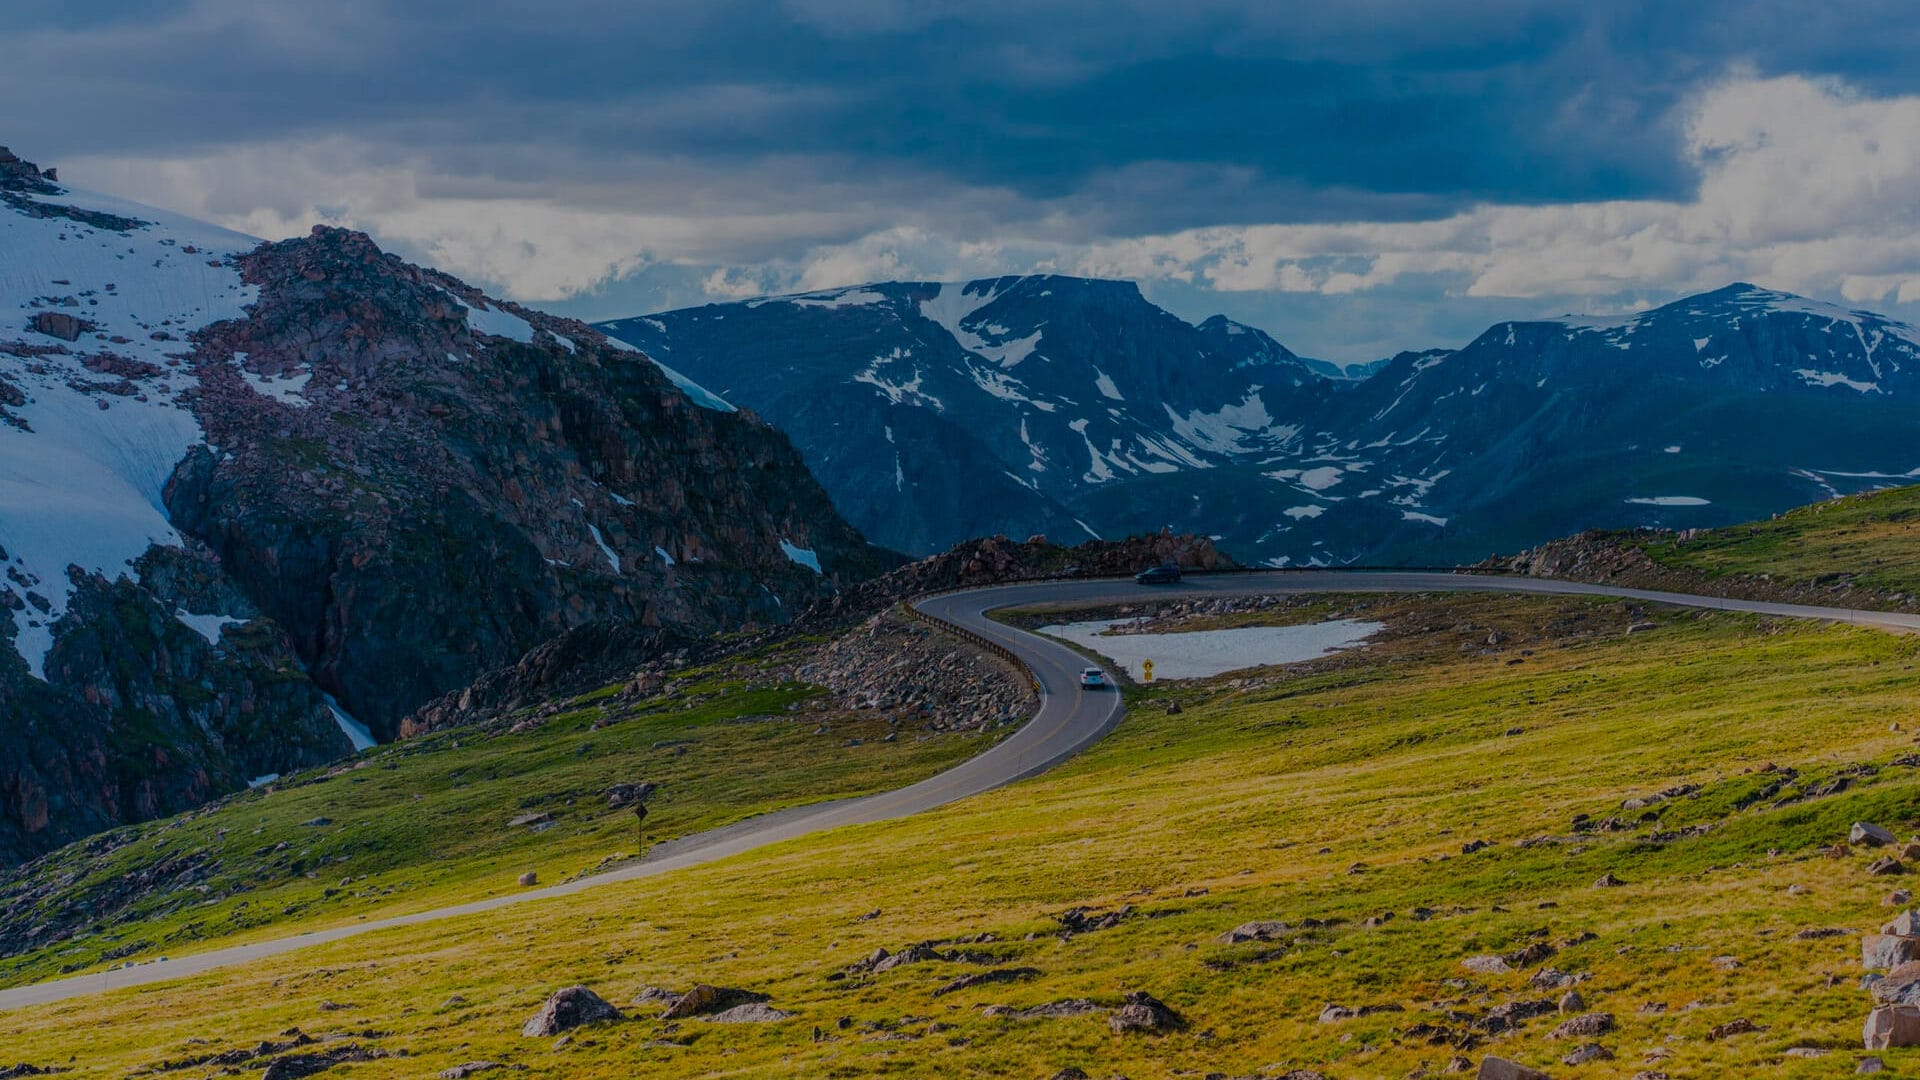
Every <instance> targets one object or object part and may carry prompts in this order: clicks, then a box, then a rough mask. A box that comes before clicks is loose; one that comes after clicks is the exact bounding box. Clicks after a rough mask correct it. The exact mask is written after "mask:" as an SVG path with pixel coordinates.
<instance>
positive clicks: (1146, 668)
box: [1140, 660, 1153, 682]
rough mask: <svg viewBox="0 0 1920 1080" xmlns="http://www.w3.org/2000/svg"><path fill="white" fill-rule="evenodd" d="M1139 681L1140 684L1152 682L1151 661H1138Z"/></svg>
mask: <svg viewBox="0 0 1920 1080" xmlns="http://www.w3.org/2000/svg"><path fill="white" fill-rule="evenodd" d="M1140 681H1141V682H1152V681H1153V661H1151V660H1142V661H1140Z"/></svg>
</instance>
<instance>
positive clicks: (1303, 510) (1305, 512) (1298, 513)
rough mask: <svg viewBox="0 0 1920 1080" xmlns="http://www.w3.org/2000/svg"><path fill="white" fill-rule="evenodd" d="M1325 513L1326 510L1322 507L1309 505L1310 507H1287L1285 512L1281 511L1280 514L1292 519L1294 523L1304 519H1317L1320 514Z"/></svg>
mask: <svg viewBox="0 0 1920 1080" xmlns="http://www.w3.org/2000/svg"><path fill="white" fill-rule="evenodd" d="M1326 512H1327V508H1326V507H1324V506H1311V505H1310V506H1289V507H1287V508H1286V509H1285V510H1282V511H1281V513H1283V514H1285V515H1287V516H1288V517H1290V518H1292V519H1294V520H1295V521H1300V520H1302V519H1305V518H1317V517H1319V516H1320V515H1321V514H1324V513H1326Z"/></svg>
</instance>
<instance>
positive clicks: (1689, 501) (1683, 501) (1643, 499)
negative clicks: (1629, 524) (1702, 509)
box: [1627, 495, 1713, 506]
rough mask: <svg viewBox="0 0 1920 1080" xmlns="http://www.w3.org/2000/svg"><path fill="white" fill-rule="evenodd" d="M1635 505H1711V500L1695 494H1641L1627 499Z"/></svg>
mask: <svg viewBox="0 0 1920 1080" xmlns="http://www.w3.org/2000/svg"><path fill="white" fill-rule="evenodd" d="M1627 501H1628V502H1630V503H1633V504H1634V505H1636V506H1711V505H1713V503H1712V500H1709V499H1702V498H1700V497H1699V496H1697V495H1641V496H1637V497H1635V498H1631V499H1628V500H1627Z"/></svg>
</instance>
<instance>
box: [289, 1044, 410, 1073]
mask: <svg viewBox="0 0 1920 1080" xmlns="http://www.w3.org/2000/svg"><path fill="white" fill-rule="evenodd" d="M386 1056H387V1052H386V1051H385V1050H375V1049H372V1048H370V1047H365V1046H352V1045H349V1046H336V1047H333V1048H331V1049H327V1050H321V1051H318V1052H315V1053H309V1054H285V1055H282V1056H280V1057H277V1058H274V1059H273V1060H272V1061H269V1062H267V1070H266V1071H265V1072H263V1073H261V1074H260V1080H300V1078H301V1077H303V1076H313V1075H315V1074H317V1073H323V1072H326V1071H327V1070H328V1069H331V1068H333V1067H334V1066H335V1065H345V1064H346V1063H348V1062H350V1061H373V1060H375V1059H376V1058H383V1057H386Z"/></svg>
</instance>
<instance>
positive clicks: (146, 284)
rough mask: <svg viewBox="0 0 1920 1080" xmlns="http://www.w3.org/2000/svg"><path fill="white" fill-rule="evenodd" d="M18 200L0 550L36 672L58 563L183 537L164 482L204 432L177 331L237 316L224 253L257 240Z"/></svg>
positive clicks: (8, 248)
mask: <svg viewBox="0 0 1920 1080" xmlns="http://www.w3.org/2000/svg"><path fill="white" fill-rule="evenodd" d="M14 200H15V201H13V202H11V203H10V204H9V205H6V206H0V387H5V386H11V387H12V388H13V391H14V394H13V395H7V394H6V393H5V391H0V402H5V401H7V399H8V396H19V397H22V398H24V400H22V401H20V402H19V403H17V404H8V405H6V406H5V407H4V408H0V418H4V419H5V420H6V421H7V422H6V423H5V424H0V550H4V551H5V552H6V577H7V580H8V581H9V582H10V583H11V584H12V585H13V587H14V588H15V589H16V590H17V591H18V592H20V593H22V594H23V595H24V596H26V598H27V599H28V606H27V608H26V609H25V610H23V611H21V612H20V613H19V614H18V615H17V616H16V621H17V623H18V624H19V627H18V629H19V632H18V634H17V635H16V637H15V640H14V646H15V648H17V649H18V650H19V652H20V655H21V656H22V657H23V658H24V659H25V660H26V661H27V664H28V667H29V668H30V670H32V672H33V673H34V675H35V676H37V677H44V674H45V673H44V670H43V664H44V663H45V660H46V654H47V650H48V649H49V648H51V647H52V644H53V637H52V626H53V624H54V623H55V622H56V621H58V620H59V619H60V618H61V616H63V615H65V614H66V610H67V602H68V598H69V596H70V595H71V593H72V583H71V582H70V580H69V579H68V573H67V567H68V566H70V565H74V566H79V567H80V568H81V569H83V570H87V571H92V572H94V573H98V574H101V575H103V576H105V577H107V578H109V579H112V578H117V577H122V576H125V575H126V574H127V573H128V572H129V566H130V564H131V563H132V561H133V560H134V559H136V558H138V557H139V556H140V555H142V554H143V553H145V551H146V550H147V548H148V547H149V546H150V545H151V544H154V543H164V544H175V543H178V542H179V535H178V534H177V533H176V532H174V530H173V527H172V526H171V525H170V524H168V521H167V515H166V508H165V505H164V503H163V501H162V498H161V488H162V487H163V486H164V485H165V483H166V481H167V478H168V476H170V475H171V474H172V472H173V467H174V466H175V465H177V464H178V463H179V462H180V461H181V459H183V458H185V457H186V456H187V451H188V450H189V449H190V448H192V447H193V446H195V445H196V444H198V443H200V442H202V441H203V440H202V436H201V431H200V425H199V423H198V422H197V421H196V420H195V419H194V417H193V414H192V412H191V411H190V410H189V409H188V407H187V405H186V404H185V398H186V395H188V394H190V393H191V391H192V390H193V389H194V388H195V387H196V385H197V380H196V378H195V376H194V375H193V373H192V370H191V368H189V367H187V366H185V365H184V364H183V360H184V359H185V358H186V356H187V354H188V351H189V346H188V345H187V342H186V339H187V336H188V334H190V333H192V332H193V331H196V330H199V329H201V328H203V327H206V326H208V325H210V324H212V323H214V322H217V321H219V320H222V319H233V318H239V317H241V316H242V315H243V314H244V313H245V312H244V310H243V308H244V305H245V304H247V303H248V302H250V301H251V300H252V298H253V294H254V290H252V289H250V288H249V287H248V286H247V285H245V284H243V283H242V282H241V280H240V270H239V268H238V267H237V266H236V265H235V264H234V263H232V262H231V261H230V259H231V258H232V257H233V256H235V255H238V254H240V253H241V252H244V251H246V250H248V249H250V248H252V247H254V246H255V245H256V244H257V243H258V241H256V240H254V239H252V238H251V237H247V236H242V235H240V234H238V233H233V232H229V231H227V230H224V229H220V228H217V227H215V226H211V225H207V224H204V223H202V222H197V221H192V220H190V219H185V218H181V217H178V216H176V215H172V214H167V213H164V212H162V211H159V210H154V209H151V208H148V207H140V206H134V205H130V204H127V203H124V202H121V201H119V200H116V199H112V198H109V197H106V196H102V195H94V194H89V193H86V192H80V191H67V190H59V191H56V192H21V193H15V195H14ZM76 210H79V211H81V212H79V213H77V214H76V213H75V211H76ZM102 215H111V216H113V217H117V218H123V219H127V220H132V221H138V222H141V223H142V224H140V225H139V226H138V227H135V228H129V229H113V228H108V227H105V226H106V225H109V224H117V223H118V222H112V221H109V220H107V218H105V217H103V216H102ZM69 334H71V335H73V336H72V337H71V338H69V337H68V335H69ZM56 350H57V351H56Z"/></svg>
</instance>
